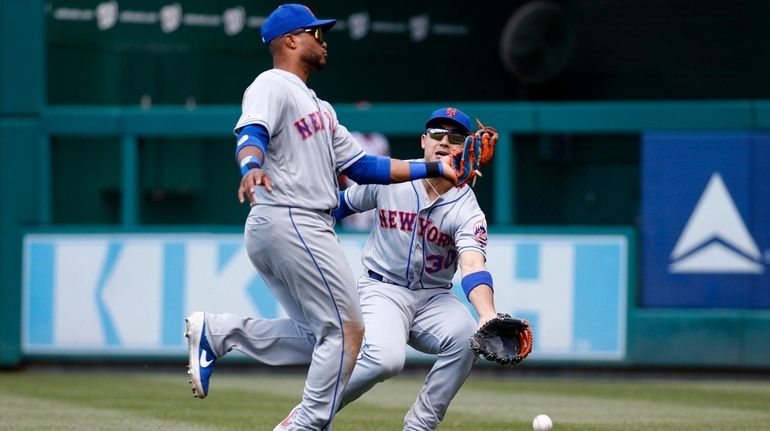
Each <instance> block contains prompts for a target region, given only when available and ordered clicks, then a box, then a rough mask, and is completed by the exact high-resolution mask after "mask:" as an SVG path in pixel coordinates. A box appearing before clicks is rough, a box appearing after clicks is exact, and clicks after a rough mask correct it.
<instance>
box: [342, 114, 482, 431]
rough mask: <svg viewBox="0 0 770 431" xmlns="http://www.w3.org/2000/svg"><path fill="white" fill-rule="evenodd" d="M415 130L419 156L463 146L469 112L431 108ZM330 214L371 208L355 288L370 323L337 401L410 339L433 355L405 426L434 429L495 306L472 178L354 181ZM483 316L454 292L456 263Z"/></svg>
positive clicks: (385, 371)
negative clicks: (460, 182) (467, 182)
mask: <svg viewBox="0 0 770 431" xmlns="http://www.w3.org/2000/svg"><path fill="white" fill-rule="evenodd" d="M425 126H426V129H427V130H426V132H425V133H424V134H423V135H422V136H421V143H422V148H423V149H424V153H425V154H424V161H426V162H430V161H435V160H438V159H439V158H440V157H442V156H445V155H447V154H449V153H450V152H452V151H453V150H457V149H461V148H462V147H463V145H462V144H463V142H464V140H465V137H466V136H467V135H468V134H469V132H470V127H471V126H470V119H469V118H468V116H467V115H465V114H464V113H463V112H462V111H460V110H458V109H456V108H451V107H449V108H442V109H439V110H436V111H435V112H433V114H432V115H431V117H430V118H429V119H428V121H427V123H426V125H425ZM341 198H342V204H341V205H340V207H339V208H338V209H337V210H335V212H334V216H335V217H336V218H342V217H344V216H345V215H347V214H349V213H352V212H361V211H366V210H369V209H373V208H374V209H376V213H377V222H376V223H375V226H374V228H373V230H372V233H371V235H370V236H369V239H368V242H367V244H366V247H365V249H364V253H363V265H364V268H365V274H363V276H362V277H361V278H360V279H359V280H358V289H359V295H360V300H361V308H362V311H363V317H364V323H365V326H366V331H365V334H364V343H363V346H362V349H361V352H360V354H359V357H358V360H357V363H356V366H355V369H354V370H353V374H352V376H351V378H350V381H349V382H348V386H347V389H346V391H345V394H344V395H343V400H342V406H344V405H346V404H347V403H350V402H351V401H353V400H355V399H356V398H358V397H359V396H361V395H362V394H363V393H364V392H366V391H367V390H369V389H370V388H372V387H373V386H374V385H375V384H376V383H378V382H381V381H383V380H385V379H388V378H390V377H392V376H395V375H396V374H398V373H399V372H400V371H401V369H402V368H403V366H404V360H405V355H406V345H407V344H409V345H410V346H412V347H414V348H415V349H417V350H419V351H421V352H425V353H430V354H435V355H437V359H436V362H435V364H434V365H433V367H432V369H431V370H430V372H429V373H428V376H427V378H426V379H425V384H424V385H423V387H422V389H421V390H420V392H419V394H418V395H417V399H416V401H415V402H414V404H413V405H412V407H411V409H410V410H409V412H408V413H407V414H406V417H405V418H404V430H410V431H412V430H435V429H436V427H437V426H438V424H439V423H440V422H441V420H442V419H443V418H444V414H445V413H446V411H447V408H448V407H449V403H450V401H451V400H452V398H453V397H454V396H455V394H456V393H457V391H458V390H459V389H460V387H461V386H462V384H463V383H464V382H465V379H466V378H467V376H468V374H469V373H470V371H471V366H472V365H473V362H474V354H473V352H472V351H471V349H470V348H469V339H470V337H471V335H473V333H474V332H475V331H476V329H477V327H478V326H479V325H480V324H483V323H484V322H486V321H487V320H489V319H490V318H492V317H494V316H495V315H496V311H495V306H494V300H493V290H492V277H491V275H490V273H489V272H488V271H487V270H486V265H485V261H486V252H485V250H486V245H487V223H486V218H485V216H484V213H483V212H482V211H481V209H480V208H479V205H478V203H477V202H476V196H475V194H474V193H473V190H472V189H471V188H470V187H469V186H466V187H462V188H456V187H453V186H452V184H451V183H450V182H448V181H445V180H443V179H439V178H436V179H421V180H416V181H412V182H408V183H402V184H393V185H354V186H352V187H350V188H348V189H347V190H345V191H344V192H343V193H342V194H341ZM458 265H459V267H460V270H461V271H462V276H463V278H462V287H463V290H464V291H465V294H466V295H467V297H468V299H469V300H470V302H471V303H472V304H473V306H474V307H475V309H476V311H477V313H478V315H479V318H480V323H479V324H477V323H476V321H475V319H474V318H473V316H472V315H471V313H470V312H469V311H468V309H467V308H466V307H465V305H463V303H462V302H461V301H460V300H459V299H458V298H457V296H455V295H454V294H453V293H452V292H451V291H450V289H451V287H452V278H453V277H454V274H455V271H456V270H457V267H458Z"/></svg>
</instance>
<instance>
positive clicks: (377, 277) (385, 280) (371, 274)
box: [369, 271, 406, 287]
mask: <svg viewBox="0 0 770 431" xmlns="http://www.w3.org/2000/svg"><path fill="white" fill-rule="evenodd" d="M369 278H372V279H374V280H377V281H381V282H383V283H388V284H395V285H396V286H401V287H406V286H402V285H400V284H398V283H396V282H395V281H393V280H391V279H389V278H386V277H383V276H382V275H380V274H377V273H376V272H374V271H369Z"/></svg>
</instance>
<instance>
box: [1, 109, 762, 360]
mask: <svg viewBox="0 0 770 431" xmlns="http://www.w3.org/2000/svg"><path fill="white" fill-rule="evenodd" d="M447 103H452V102H447ZM434 105H436V104H381V105H371V106H368V107H367V108H366V109H360V108H359V107H356V106H355V105H340V106H338V113H339V116H340V119H341V121H343V122H344V123H346V124H347V125H349V127H351V128H354V129H357V130H364V131H366V130H375V126H376V130H378V131H381V132H384V133H387V134H392V135H407V134H411V133H414V130H419V128H420V120H419V118H420V117H421V115H420V114H421V113H422V112H423V111H426V110H429V109H430V108H431V107H433V106H434ZM468 105H469V107H467V108H466V109H467V110H468V111H470V112H474V113H476V114H477V115H478V116H480V117H483V118H485V119H487V121H488V122H489V123H490V124H495V125H496V126H497V127H498V129H499V130H500V131H501V134H502V135H503V139H502V140H501V143H500V144H498V150H497V153H496V158H495V164H494V166H493V170H492V172H491V174H490V175H488V176H485V177H484V181H485V182H486V186H487V187H488V188H487V189H485V190H488V193H489V194H490V195H491V196H492V197H493V202H492V205H491V207H488V208H487V209H486V210H487V212H489V213H490V214H491V217H490V218H491V220H493V224H494V226H495V229H500V228H503V229H504V230H505V229H506V228H505V227H506V226H511V225H517V223H516V220H515V219H514V216H515V215H516V214H518V213H517V211H516V210H515V205H517V204H520V201H517V197H516V195H515V191H516V187H515V184H516V182H518V181H520V178H519V176H518V175H517V172H516V170H515V166H516V155H517V154H518V153H517V152H516V151H515V148H516V145H517V136H520V135H528V136H532V135H539V134H550V133H558V134H576V135H580V134H588V133H590V134H596V135H602V134H604V135H612V134H616V133H623V134H631V135H634V134H638V133H640V132H641V131H647V130H765V129H767V128H768V127H770V102H767V101H717V102H616V103H563V104H560V103H537V104H502V103H488V104H483V103H476V104H468ZM237 115H238V108H237V107H228V106H223V107H206V108H198V109H194V110H190V109H187V108H184V107H176V108H175V107H164V108H152V109H147V110H142V109H138V108H124V107H111V108H86V107H55V108H51V107H49V108H43V109H41V113H40V116H39V118H38V119H37V120H35V119H27V120H26V121H22V120H14V121H11V120H5V121H4V123H3V128H2V129H1V130H2V132H3V134H2V135H1V136H2V142H3V153H2V163H3V170H2V178H3V182H2V185H3V201H2V202H3V211H2V214H3V232H4V234H3V240H2V243H3V249H2V250H3V265H4V266H3V278H2V280H3V283H2V286H1V287H2V290H1V292H2V298H3V304H2V305H3V315H2V316H3V317H2V319H3V324H2V328H3V332H2V340H0V341H2V346H3V354H2V355H0V358H1V359H2V364H3V366H14V365H18V364H20V363H23V361H24V360H25V358H27V357H25V355H23V354H22V352H21V349H20V334H19V329H18V328H19V323H18V322H19V320H20V315H19V309H20V307H19V304H20V298H21V295H20V281H21V275H20V273H21V251H22V247H21V238H22V234H23V233H25V232H30V231H31V232H37V233H46V232H69V233H73V232H89V231H102V232H103V231H108V232H128V233H131V232H156V233H157V232H167V231H168V232H178V231H180V230H181V231H187V230H189V229H193V230H194V231H209V230H211V229H212V227H211V225H210V223H205V220H196V222H195V223H190V224H187V228H185V227H184V226H179V225H178V224H177V225H165V224H161V223H147V222H146V220H145V219H144V217H145V216H144V215H143V213H142V210H141V207H142V205H144V202H145V201H144V200H143V199H144V198H143V196H146V194H143V192H142V191H141V190H142V178H141V177H142V168H141V166H140V165H141V163H143V156H142V154H141V151H142V148H143V145H144V141H145V140H152V139H159V140H162V139H175V140H178V141H185V140H188V139H190V140H206V139H212V138H213V139H217V140H221V143H219V142H218V141H217V142H218V143H215V144H214V143H212V144H211V146H212V148H211V149H210V150H209V151H211V153H210V154H211V155H212V157H214V154H216V153H224V154H225V156H223V157H222V160H221V161H218V160H216V159H214V158H209V157H208V156H207V153H204V154H202V155H200V156H199V157H200V158H199V159H198V162H199V163H200V164H199V165H196V166H194V167H190V168H189V170H196V169H198V170H206V169H211V170H213V171H215V172H222V173H224V172H226V171H227V170H228V169H231V168H232V159H231V156H232V154H231V151H232V144H231V142H230V140H231V138H230V137H229V136H228V135H229V130H230V128H231V124H232V121H233V119H234V118H236V117H237ZM383 118H386V119H387V120H386V121H382V119H383ZM179 130H184V134H183V135H181V136H180V135H179V132H178V131H179ZM223 131H224V132H223ZM93 138H99V139H102V140H104V141H103V142H109V144H105V143H100V144H99V145H96V146H93V147H89V146H86V147H85V151H83V152H81V153H79V156H76V155H72V156H71V158H72V159H73V160H74V159H77V158H78V157H79V158H81V159H88V158H89V157H92V155H93V151H101V152H103V153H104V154H105V155H110V156H111V158H112V160H113V161H112V163H113V164H112V165H110V166H108V167H107V168H104V167H93V168H94V169H105V170H106V171H109V172H110V175H113V179H112V181H113V182H112V184H110V187H113V188H114V189H115V193H114V195H113V196H112V197H111V199H114V200H116V202H117V205H116V206H115V210H114V214H113V219H112V220H111V221H109V222H103V223H99V224H93V223H90V224H89V223H56V222H53V221H52V220H55V216H54V214H53V212H54V209H55V204H54V202H55V199H56V198H55V196H54V195H55V194H56V192H55V190H56V183H58V182H61V181H69V183H68V184H70V185H71V186H70V187H73V188H74V187H79V184H82V185H83V187H85V188H87V187H90V185H89V181H87V180H86V181H83V182H82V183H79V182H78V178H77V177H75V178H69V179H67V178H64V177H65V176H63V175H62V174H61V173H57V172H56V170H55V169H52V167H51V164H53V163H54V161H55V160H56V154H58V152H60V151H63V150H62V148H60V147H66V146H69V145H75V146H77V145H86V144H85V143H87V142H88V140H89V139H93ZM60 139H61V141H60ZM160 142H162V141H160ZM617 145H622V143H618V144H617ZM67 150H68V151H72V149H67ZM75 154H78V153H77V152H75ZM218 163H221V164H223V166H220V167H215V166H213V165H216V164H218ZM86 167H87V166H86ZM232 170H234V168H232ZM187 171H188V170H187V167H185V169H183V170H182V171H180V172H187ZM76 174H77V173H72V174H71V175H75V176H76ZM80 175H82V176H87V175H88V172H81V173H80ZM81 179H82V178H81ZM203 182H205V181H203ZM228 182H230V184H235V183H236V182H237V176H232V178H228ZM200 184H201V183H199V186H201V185H200ZM201 187H202V186H201ZM224 189H225V190H228V188H227V187H224ZM70 193H71V198H70V199H69V201H68V204H67V205H70V206H73V207H75V208H77V207H87V206H88V205H89V204H88V203H87V202H86V200H87V199H88V197H86V196H78V192H77V190H73V191H70ZM218 193H221V194H223V195H225V196H226V197H227V196H230V195H229V194H228V193H226V192H222V191H221V190H219V191H218ZM183 198H184V196H182V197H179V199H182V200H183ZM227 199H229V198H227ZM238 212H239V213H240V214H239V219H238V220H236V221H235V222H233V224H231V226H232V227H231V228H228V229H237V226H238V225H239V224H240V223H241V222H242V220H241V218H242V217H244V216H245V209H243V208H240V209H239V210H238ZM192 217H193V218H194V217H196V216H195V215H194V214H193V215H192ZM180 218H183V217H181V216H180ZM517 229H523V230H520V232H524V233H551V234H553V233H556V234H559V233H567V234H575V233H578V234H583V235H587V236H591V235H594V234H596V235H598V234H601V233H602V232H603V231H604V230H606V229H607V227H602V226H598V225H594V226H582V227H554V226H551V227H548V226H545V227H535V226H531V227H521V228H517ZM626 229H629V231H630V232H632V234H630V235H631V236H630V237H629V238H631V244H632V245H631V246H630V250H629V253H628V256H627V258H628V271H629V273H628V277H629V278H628V289H629V290H628V302H627V303H628V314H627V317H628V320H627V325H628V326H627V333H626V334H627V335H626V336H627V343H626V346H627V354H626V356H625V358H624V359H623V360H622V361H617V362H610V363H609V365H620V366H640V367H649V366H652V367H667V366H685V367H724V368H740V369H754V368H767V367H768V366H770V345H768V343H770V341H768V338H767V337H766V336H765V334H767V333H770V312H768V311H766V310H713V309H712V310H699V309H686V310H678V309H648V308H641V307H639V306H638V305H637V298H638V294H639V276H638V273H637V271H638V263H639V262H638V247H639V244H638V242H637V240H636V239H635V237H636V234H635V233H633V232H635V231H636V227H635V226H633V225H629V226H627V227H626ZM493 232H494V230H493ZM715 345H720V346H727V347H728V348H727V349H719V350H720V351H719V352H717V351H716V349H714V346H715ZM725 351H726V352H727V353H725ZM32 358H34V355H33V356H32ZM548 362H549V361H543V362H541V363H548ZM555 362H556V363H558V364H559V365H575V366H585V365H592V363H590V362H581V363H579V364H578V363H566V364H565V363H563V361H561V362H560V361H555ZM601 365H602V366H606V365H608V363H606V362H601Z"/></svg>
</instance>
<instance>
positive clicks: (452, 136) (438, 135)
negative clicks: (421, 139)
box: [426, 129, 465, 145]
mask: <svg viewBox="0 0 770 431" xmlns="http://www.w3.org/2000/svg"><path fill="white" fill-rule="evenodd" d="M426 133H427V134H428V136H430V138H431V139H434V140H436V141H440V140H442V139H444V136H449V142H450V143H452V144H455V145H462V144H464V143H465V135H464V134H462V133H457V132H452V131H449V130H446V129H428V130H427V131H426Z"/></svg>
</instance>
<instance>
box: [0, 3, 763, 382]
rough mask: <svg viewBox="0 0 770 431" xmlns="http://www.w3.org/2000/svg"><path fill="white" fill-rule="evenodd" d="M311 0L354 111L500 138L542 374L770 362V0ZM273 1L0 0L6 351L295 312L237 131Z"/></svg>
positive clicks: (2, 339) (17, 356)
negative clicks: (254, 232) (252, 253)
mask: <svg viewBox="0 0 770 431" xmlns="http://www.w3.org/2000/svg"><path fill="white" fill-rule="evenodd" d="M308 4H309V5H310V6H311V8H313V9H314V11H315V12H316V13H317V15H319V16H321V17H335V18H338V19H339V23H338V25H337V26H336V27H335V29H334V31H332V32H331V33H330V35H329V37H328V42H329V53H330V56H329V64H328V66H327V68H326V70H324V71H323V72H322V73H319V74H317V75H314V76H313V77H312V78H311V81H310V86H311V87H312V88H314V89H315V90H316V92H317V93H318V94H319V95H320V96H321V97H323V98H325V99H327V100H329V101H330V102H332V104H333V105H334V106H335V107H336V109H337V111H338V114H339V118H340V120H341V122H342V123H343V124H345V125H346V126H348V128H350V129H351V130H356V131H361V132H377V133H382V134H384V135H385V136H387V138H388V140H389V143H390V150H391V154H393V155H394V156H396V157H402V158H411V157H415V156H418V155H419V147H418V145H417V135H418V134H419V133H420V132H421V125H422V122H423V120H424V118H425V117H426V116H427V115H428V113H429V112H431V111H432V110H433V109H434V108H435V107H437V106H441V105H448V104H451V105H455V106H457V107H459V108H461V109H463V110H464V111H465V112H468V113H469V114H471V115H472V116H475V117H479V118H480V119H482V120H483V121H484V122H485V123H488V124H491V125H494V126H495V127H497V128H498V129H499V130H500V131H501V132H502V135H503V137H502V139H501V142H500V143H499V144H498V149H497V152H496V158H495V161H494V165H493V166H492V167H491V168H490V169H489V170H488V172H487V173H486V174H485V176H484V178H483V179H482V180H480V182H479V183H478V186H477V195H478V196H479V200H480V202H481V204H482V206H483V208H484V210H485V211H486V213H487V215H488V219H489V220H490V223H491V225H492V228H491V246H490V247H491V248H490V267H491V268H492V272H493V274H495V278H496V281H497V283H496V285H497V286H499V287H498V289H497V298H498V300H497V303H498V308H499V309H500V310H501V311H508V312H511V313H515V314H518V315H522V316H525V317H527V318H529V319H530V320H531V321H533V322H534V324H535V325H534V327H535V330H536V340H537V342H538V343H537V344H536V350H535V353H534V354H533V355H532V356H531V357H530V359H528V360H527V361H526V363H525V364H524V367H525V368H527V367H528V368H532V369H537V368H538V367H552V366H558V367H565V368H572V369H578V368H596V367H601V368H602V369H613V368H615V369H624V370H627V369H656V370H668V369H674V368H676V369H692V370H712V371H713V370H726V371H739V372H751V373H758V374H766V373H767V372H768V371H769V370H770V337H769V336H768V334H770V276H768V270H769V269H770V268H769V265H770V199H768V196H770V132H768V129H770V50H768V49H767V40H768V37H770V30H768V29H770V26H768V23H770V3H768V2H766V1H759V0H754V1H749V0H745V1H732V2H731V1H716V0H702V1H698V2H689V1H684V0H667V1H661V0H656V1H649V0H626V1H622V2H609V1H591V0H516V1H485V2H482V3H479V4H473V5H471V4H468V3H458V2H455V3H452V2H428V1H420V2H414V1H401V0H397V1H395V2H392V1H391V2H361V1H355V2H354V1H336V2H319V1H312V2H308ZM276 5H277V3H276V2H265V1H248V0H224V1H220V2H212V1H204V0H179V1H177V2H169V1H161V0H134V1H131V2H127V1H119V0H112V1H98V0H54V1H43V0H24V1H20V0H0V178H1V179H2V181H1V182H0V190H1V194H0V196H2V199H0V368H8V369H15V368H19V367H23V366H25V365H27V364H30V363H35V362H54V363H55V362H57V361H72V360H99V361H104V362H107V363H111V362H121V361H126V360H137V359H138V360H141V361H147V360H157V361H172V362H180V361H181V362H183V361H184V360H185V359H184V355H185V346H184V340H183V338H182V337H181V336H180V335H181V333H182V319H183V316H184V315H186V314H187V313H188V312H189V311H191V310H192V309H198V308H205V309H207V310H211V311H231V312H240V313H242V314H250V315H254V316H265V317H275V316H280V315H281V310H280V309H279V308H278V307H277V305H276V303H275V302H274V301H273V300H272V298H271V297H270V295H269V293H267V291H266V289H265V287H264V285H263V284H262V282H261V281H260V280H259V278H258V277H257V276H256V275H255V274H254V273H253V270H252V269H251V266H250V265H249V264H248V261H247V259H246V258H245V255H244V253H243V250H242V248H241V246H240V236H239V232H240V230H241V226H242V223H243V220H244V218H245V216H246V213H247V208H245V207H244V206H241V205H239V204H238V203H237V201H236V199H235V190H236V186H237V181H238V178H239V177H238V171H237V169H236V167H235V165H234V163H233V153H232V151H233V137H232V134H231V130H232V127H233V125H234V123H235V121H236V119H237V117H238V115H239V112H240V98H241V96H242V92H243V90H244V89H245V88H246V87H247V86H248V85H249V83H250V82H251V81H252V80H253V79H254V77H255V76H256V75H257V74H258V73H259V72H261V71H262V70H264V69H266V68H269V67H270V58H269V55H268V54H267V51H266V50H265V48H264V47H263V46H262V44H261V42H260V41H259V40H258V38H257V36H256V32H258V30H259V26H260V24H261V22H262V21H263V20H264V18H265V16H266V15H267V14H268V13H269V12H270V11H271V10H272V9H273V8H274V7H275V6H276ZM341 238H342V241H343V244H344V245H345V247H346V249H347V250H348V251H349V252H350V255H349V258H350V261H351V264H352V265H353V266H354V268H360V263H359V262H358V261H357V257H356V256H357V253H358V252H359V251H360V247H361V245H362V243H363V240H364V239H365V236H363V235H362V234H361V233H356V232H350V231H344V230H343V229H341ZM410 358H411V360H412V361H414V362H415V363H419V362H420V361H421V358H420V357H419V355H416V354H413V355H412V356H411V357H410Z"/></svg>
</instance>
